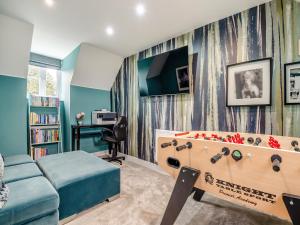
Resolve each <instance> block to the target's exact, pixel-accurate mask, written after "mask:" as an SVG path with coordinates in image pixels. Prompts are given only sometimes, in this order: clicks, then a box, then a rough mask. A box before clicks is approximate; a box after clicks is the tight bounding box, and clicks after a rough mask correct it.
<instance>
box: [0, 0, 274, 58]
mask: <svg viewBox="0 0 300 225" xmlns="http://www.w3.org/2000/svg"><path fill="white" fill-rule="evenodd" d="M54 1H55V5H54V7H52V8H49V7H47V6H46V5H45V3H44V0H21V1H20V0H0V13H3V14H6V15H9V16H13V17H15V18H19V19H22V20H25V21H27V22H30V23H32V24H34V34H33V43H32V49H31V50H32V52H36V53H40V54H44V55H47V56H52V57H56V58H60V59H62V58H64V57H65V56H66V55H68V54H69V53H70V52H71V51H72V50H73V49H74V48H75V47H77V46H78V45H79V44H80V43H82V42H86V43H91V44H93V45H96V46H98V47H100V48H103V49H105V50H108V51H111V52H113V53H117V54H119V55H121V56H128V55H131V54H133V53H136V52H138V51H139V50H143V49H145V48H147V47H150V46H152V45H154V44H157V43H159V42H161V41H164V40H167V39H169V38H171V37H174V36H176V35H179V34H182V33H185V32H187V31H190V30H192V29H194V28H198V27H200V26H202V25H206V24H208V23H211V22H214V21H217V20H219V19H222V18H225V17H227V16H230V15H232V14H234V13H237V12H240V11H243V10H245V9H248V8H250V7H252V6H256V5H259V4H261V3H264V2H268V1H269V0H209V1H208V0H206V1H204V0H54ZM139 2H142V3H144V4H145V6H146V14H145V15H144V16H143V17H139V16H137V15H136V14H135V6H136V4H137V3H139ZM108 25H111V26H113V27H114V29H115V35H114V36H112V37H108V36H107V35H106V33H105V29H106V27H107V26H108ZM20 41H21V39H20Z"/></svg>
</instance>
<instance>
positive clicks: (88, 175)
mask: <svg viewBox="0 0 300 225" xmlns="http://www.w3.org/2000/svg"><path fill="white" fill-rule="evenodd" d="M37 164H38V166H39V167H40V169H41V170H42V172H43V173H44V175H45V177H47V178H48V180H49V181H50V182H51V183H52V185H53V186H54V188H55V189H56V190H57V192H58V194H59V198H60V205H59V217H60V219H64V218H66V217H68V216H71V215H73V214H77V213H79V212H81V211H83V210H85V209H88V208H90V207H92V206H95V205H97V204H99V203H101V202H103V201H105V200H106V199H109V198H111V197H114V196H117V195H118V194H119V193H120V168H118V167H116V166H114V165H112V164H111V163H108V162H106V161H104V160H102V159H99V158H97V157H96V156H94V155H91V154H88V153H86V152H84V151H75V152H68V153H64V154H59V155H50V156H47V157H43V158H41V159H39V160H38V161H37Z"/></svg>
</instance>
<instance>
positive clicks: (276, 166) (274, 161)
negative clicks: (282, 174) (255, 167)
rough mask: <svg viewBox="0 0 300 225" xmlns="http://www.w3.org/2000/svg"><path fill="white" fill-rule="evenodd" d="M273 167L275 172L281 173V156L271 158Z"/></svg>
mask: <svg viewBox="0 0 300 225" xmlns="http://www.w3.org/2000/svg"><path fill="white" fill-rule="evenodd" d="M271 162H272V167H273V170H274V171H275V172H279V171H280V164H281V163H282V158H281V156H280V155H272V157H271Z"/></svg>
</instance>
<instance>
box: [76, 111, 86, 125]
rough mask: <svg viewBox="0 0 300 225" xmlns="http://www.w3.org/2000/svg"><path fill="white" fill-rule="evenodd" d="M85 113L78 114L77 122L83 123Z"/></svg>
mask: <svg viewBox="0 0 300 225" xmlns="http://www.w3.org/2000/svg"><path fill="white" fill-rule="evenodd" d="M84 116H85V113H84V112H80V113H77V114H76V117H75V119H76V122H77V124H78V125H82V122H83V119H84Z"/></svg>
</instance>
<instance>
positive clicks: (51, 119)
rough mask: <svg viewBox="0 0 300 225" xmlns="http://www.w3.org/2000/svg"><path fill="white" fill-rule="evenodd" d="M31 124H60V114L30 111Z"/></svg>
mask: <svg viewBox="0 0 300 225" xmlns="http://www.w3.org/2000/svg"><path fill="white" fill-rule="evenodd" d="M30 124H31V125H36V124H44V125H51V124H59V120H58V116H57V114H56V115H53V114H37V113H35V112H30Z"/></svg>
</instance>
